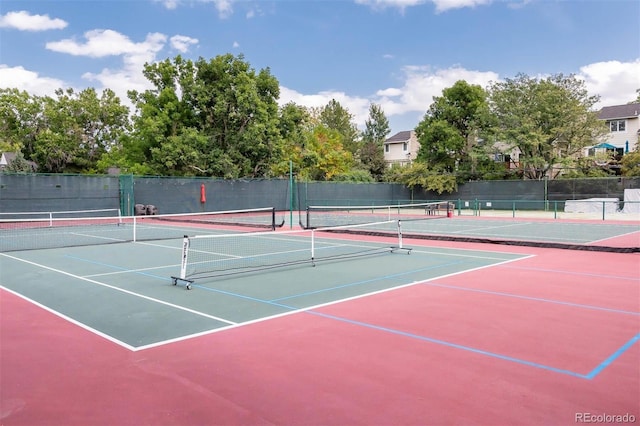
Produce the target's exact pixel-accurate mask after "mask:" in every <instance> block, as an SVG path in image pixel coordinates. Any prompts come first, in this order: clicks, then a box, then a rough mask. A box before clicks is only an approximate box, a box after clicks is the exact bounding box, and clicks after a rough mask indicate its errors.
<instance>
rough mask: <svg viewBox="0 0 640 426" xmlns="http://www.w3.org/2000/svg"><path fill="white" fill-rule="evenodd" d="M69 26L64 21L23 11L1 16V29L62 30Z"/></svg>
mask: <svg viewBox="0 0 640 426" xmlns="http://www.w3.org/2000/svg"><path fill="white" fill-rule="evenodd" d="M67 25H68V24H67V23H66V22H65V21H63V20H62V19H58V18H54V19H52V18H49V15H31V14H30V13H29V12H27V11H24V10H21V11H19V12H9V13H7V14H6V15H0V28H14V29H16V30H21V31H46V30H61V29H63V28H65V27H66V26H67Z"/></svg>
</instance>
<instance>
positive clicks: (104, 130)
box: [26, 88, 129, 173]
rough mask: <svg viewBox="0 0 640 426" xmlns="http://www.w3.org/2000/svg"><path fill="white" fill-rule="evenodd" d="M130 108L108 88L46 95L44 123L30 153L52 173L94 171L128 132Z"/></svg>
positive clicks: (45, 170)
mask: <svg viewBox="0 0 640 426" xmlns="http://www.w3.org/2000/svg"><path fill="white" fill-rule="evenodd" d="M128 113H129V110H128V108H127V107H126V106H123V105H121V104H120V99H119V98H117V97H116V96H115V93H114V92H113V91H111V90H109V89H105V90H104V91H103V92H102V94H101V96H100V97H99V96H98V94H97V93H96V91H95V89H93V88H89V89H85V90H82V91H81V92H75V91H74V90H73V89H67V90H62V89H58V90H57V91H56V98H52V97H48V96H47V97H45V98H43V110H42V122H43V125H42V127H41V128H40V130H39V131H38V133H37V134H36V135H35V140H34V141H33V144H32V145H31V146H30V147H28V148H26V151H27V154H28V155H29V156H30V158H31V159H32V160H34V161H35V162H36V163H37V164H38V170H39V171H42V172H49V173H61V172H66V173H82V172H95V171H96V167H97V163H98V161H99V160H100V158H101V157H102V155H104V154H105V153H106V152H108V151H109V150H110V149H112V148H114V147H116V146H117V145H118V144H119V143H120V142H119V140H120V137H121V136H122V135H123V134H124V133H126V132H127V130H128V125H129V121H128V120H129V118H128Z"/></svg>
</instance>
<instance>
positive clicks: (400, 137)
mask: <svg viewBox="0 0 640 426" xmlns="http://www.w3.org/2000/svg"><path fill="white" fill-rule="evenodd" d="M411 132H412V130H403V131H402V132H398V133H396V134H395V135H393V136H391V137H390V138H388V139H387V140H385V141H384V143H401V142H408V141H409V139H411Z"/></svg>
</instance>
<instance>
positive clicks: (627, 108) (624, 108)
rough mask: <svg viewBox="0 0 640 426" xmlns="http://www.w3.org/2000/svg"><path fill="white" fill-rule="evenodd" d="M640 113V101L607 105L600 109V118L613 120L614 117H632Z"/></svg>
mask: <svg viewBox="0 0 640 426" xmlns="http://www.w3.org/2000/svg"><path fill="white" fill-rule="evenodd" d="M639 113H640V103H632V104H625V105H613V106H606V107H604V108H602V109H601V110H600V113H599V114H598V118H599V119H601V120H612V119H614V118H632V117H637V116H638V114H639Z"/></svg>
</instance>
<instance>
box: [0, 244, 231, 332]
mask: <svg viewBox="0 0 640 426" xmlns="http://www.w3.org/2000/svg"><path fill="white" fill-rule="evenodd" d="M0 255H1V256H3V257H7V258H9V259H13V260H17V261H19V262H24V263H27V264H29V265H32V266H36V267H38V268H43V269H46V270H49V271H52V272H57V273H59V274H62V275H66V276H68V277H72V278H75V279H78V280H82V281H86V282H89V283H91V284H96V285H99V286H102V287H106V288H109V289H111V290H116V291H119V292H121V293H125V294H128V295H130V296H134V297H139V298H141V299H145V300H149V301H151V302H155V303H159V304H161V305H165V306H169V307H170V308H174V309H178V310H181V311H185V312H189V313H191V314H195V315H199V316H201V317H205V318H209V319H213V320H216V321H220V322H224V323H226V324H231V325H233V324H236V323H235V322H233V321H229V320H226V319H224V318H220V317H216V316H214V315H209V314H205V313H204V312H200V311H196V310H194V309H189V308H185V307H184V306H180V305H176V304H174V303H169V302H165V301H164V300H160V299H156V298H154V297H150V296H145V295H144V294H140V293H136V292H133V291H130V290H125V289H123V288H120V287H116V286H112V285H109V284H106V283H102V282H100V281H96V280H92V279H90V278H85V277H81V276H79V275H75V274H72V273H70V272H66V271H62V270H60V269H56V268H52V267H50V266H46V265H41V264H39V263H36V262H32V261H30V260H26V259H20V258H19V257H15V256H11V255H8V254H6V253H0ZM61 315H63V314H61Z"/></svg>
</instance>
